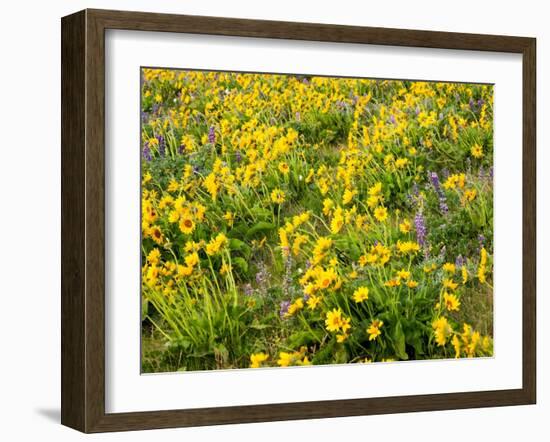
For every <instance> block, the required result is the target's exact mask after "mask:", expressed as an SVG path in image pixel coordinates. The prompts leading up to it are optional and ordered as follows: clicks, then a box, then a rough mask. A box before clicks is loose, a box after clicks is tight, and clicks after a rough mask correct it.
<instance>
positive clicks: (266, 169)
mask: <svg viewBox="0 0 550 442" xmlns="http://www.w3.org/2000/svg"><path fill="white" fill-rule="evenodd" d="M141 76H142V81H141V149H142V151H141V157H142V159H141V180H142V181H141V211H142V214H141V229H142V240H141V250H142V253H141V260H142V262H141V266H142V268H141V271H142V274H141V280H142V285H141V288H142V293H141V296H142V318H141V319H142V361H141V363H142V371H143V372H147V373H151V372H167V371H183V370H211V369H231V368H262V367H288V366H305V365H320V364H344V363H370V362H372V363H378V362H388V361H413V360H425V359H444V358H446V359H453V358H471V357H490V356H492V354H493V289H492V282H493V264H492V263H493V168H492V165H493V87H492V86H491V85H486V84H461V83H441V82H423V81H404V80H403V81H397V80H378V79H362V78H331V77H320V76H310V75H279V74H253V73H233V72H207V71H191V70H175V69H147V68H144V69H142V71H141Z"/></svg>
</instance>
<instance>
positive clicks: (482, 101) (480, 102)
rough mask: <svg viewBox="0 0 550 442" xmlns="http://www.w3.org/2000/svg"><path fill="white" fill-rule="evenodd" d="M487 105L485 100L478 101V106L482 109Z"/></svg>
mask: <svg viewBox="0 0 550 442" xmlns="http://www.w3.org/2000/svg"><path fill="white" fill-rule="evenodd" d="M484 104H485V100H484V99H483V98H480V99H479V100H477V105H478V106H479V107H480V108H481V107H482V106H483V105H484Z"/></svg>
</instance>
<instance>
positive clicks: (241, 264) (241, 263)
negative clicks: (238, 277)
mask: <svg viewBox="0 0 550 442" xmlns="http://www.w3.org/2000/svg"><path fill="white" fill-rule="evenodd" d="M231 262H232V263H233V265H234V266H235V267H237V268H238V269H239V270H240V271H241V272H243V273H247V272H248V263H247V262H246V261H245V259H244V258H241V257H240V256H238V257H237V258H233V259H232V260H231Z"/></svg>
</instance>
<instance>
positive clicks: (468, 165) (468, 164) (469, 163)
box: [466, 157, 472, 173]
mask: <svg viewBox="0 0 550 442" xmlns="http://www.w3.org/2000/svg"><path fill="white" fill-rule="evenodd" d="M466 172H468V173H471V172H472V160H471V159H470V157H468V158H466Z"/></svg>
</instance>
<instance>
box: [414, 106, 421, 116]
mask: <svg viewBox="0 0 550 442" xmlns="http://www.w3.org/2000/svg"><path fill="white" fill-rule="evenodd" d="M414 113H415V114H416V115H418V114H419V113H420V108H419V107H418V106H417V107H416V109H415V110H414Z"/></svg>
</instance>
